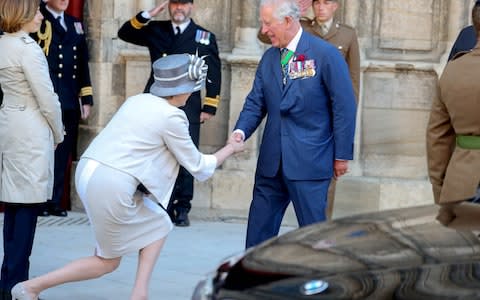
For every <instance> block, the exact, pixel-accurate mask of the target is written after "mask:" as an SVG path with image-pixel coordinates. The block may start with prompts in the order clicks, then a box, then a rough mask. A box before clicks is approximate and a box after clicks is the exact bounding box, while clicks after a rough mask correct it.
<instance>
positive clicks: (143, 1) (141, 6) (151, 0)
mask: <svg viewBox="0 0 480 300" xmlns="http://www.w3.org/2000/svg"><path fill="white" fill-rule="evenodd" d="M155 5H156V4H155V0H138V1H137V11H141V10H145V9H152V8H154V7H155Z"/></svg>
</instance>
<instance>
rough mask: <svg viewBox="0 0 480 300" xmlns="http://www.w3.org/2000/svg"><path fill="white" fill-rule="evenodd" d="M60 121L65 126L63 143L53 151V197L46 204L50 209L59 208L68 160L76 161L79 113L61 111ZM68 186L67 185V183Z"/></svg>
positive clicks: (76, 111) (75, 111)
mask: <svg viewBox="0 0 480 300" xmlns="http://www.w3.org/2000/svg"><path fill="white" fill-rule="evenodd" d="M62 121H63V124H64V126H65V133H66V134H65V137H64V140H63V143H61V144H59V145H58V146H57V149H55V169H54V178H55V179H54V183H53V196H52V199H51V200H49V201H48V202H47V204H48V205H49V206H50V207H57V208H58V207H60V202H61V200H62V197H63V192H64V188H65V180H69V178H65V176H66V174H67V173H68V172H67V167H68V161H69V158H70V157H72V159H73V160H75V159H76V157H74V155H76V148H77V136H78V124H79V121H80V111H78V110H65V111H62ZM68 184H69V183H68Z"/></svg>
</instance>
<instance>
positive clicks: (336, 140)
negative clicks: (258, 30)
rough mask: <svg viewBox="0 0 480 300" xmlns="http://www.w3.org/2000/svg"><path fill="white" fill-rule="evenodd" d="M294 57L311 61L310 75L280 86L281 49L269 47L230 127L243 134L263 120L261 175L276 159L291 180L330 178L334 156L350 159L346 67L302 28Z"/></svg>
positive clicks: (350, 98) (350, 96)
mask: <svg viewBox="0 0 480 300" xmlns="http://www.w3.org/2000/svg"><path fill="white" fill-rule="evenodd" d="M295 56H296V58H294V59H298V58H299V57H300V56H302V57H303V58H304V60H305V61H306V60H313V61H314V63H315V66H316V69H315V74H314V76H312V77H306V78H298V79H289V80H287V83H286V85H285V87H283V86H282V85H283V84H282V71H281V66H280V51H279V49H278V48H274V47H272V48H270V49H268V50H267V51H266V52H265V54H264V55H263V57H262V59H261V61H260V63H259V65H258V68H257V71H256V74H255V80H254V83H253V88H252V90H251V92H250V93H249V94H248V96H247V98H246V99H245V103H244V106H243V109H242V111H241V113H240V116H239V119H238V121H237V123H236V126H235V128H236V129H241V130H243V132H244V133H245V137H246V138H248V137H250V135H251V134H252V133H253V132H254V131H255V129H256V128H257V127H258V126H259V125H260V123H261V122H262V120H263V119H264V117H266V118H267V120H266V124H265V129H264V131H263V138H262V143H261V146H260V153H259V158H258V165H257V172H258V173H259V174H260V175H263V176H266V177H273V176H275V175H276V173H277V171H278V169H279V166H280V163H281V165H282V167H283V173H284V175H285V176H286V177H287V178H289V179H290V180H323V179H330V178H331V177H332V176H333V162H334V159H345V160H349V159H352V158H353V142H354V141H353V137H354V133H355V111H356V103H355V95H354V92H353V88H352V83H351V80H350V76H349V74H348V67H347V65H346V63H345V60H344V59H343V57H342V56H341V55H340V53H339V52H338V51H337V50H336V49H335V48H334V47H333V46H332V45H331V44H329V43H327V42H325V41H323V40H321V39H319V38H317V37H315V36H313V35H311V34H310V33H308V32H305V31H304V32H303V33H302V36H301V38H300V41H299V44H298V46H297V49H296V52H295Z"/></svg>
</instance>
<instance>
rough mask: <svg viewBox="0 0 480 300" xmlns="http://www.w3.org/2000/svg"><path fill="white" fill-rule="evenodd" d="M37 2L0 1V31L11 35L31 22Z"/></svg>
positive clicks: (35, 0)
mask: <svg viewBox="0 0 480 300" xmlns="http://www.w3.org/2000/svg"><path fill="white" fill-rule="evenodd" d="M38 3H39V0H0V30H2V31H3V32H8V33H13V32H17V31H20V29H22V27H23V26H24V25H25V24H27V23H28V22H30V21H31V20H33V18H34V17H35V14H36V13H37V10H38Z"/></svg>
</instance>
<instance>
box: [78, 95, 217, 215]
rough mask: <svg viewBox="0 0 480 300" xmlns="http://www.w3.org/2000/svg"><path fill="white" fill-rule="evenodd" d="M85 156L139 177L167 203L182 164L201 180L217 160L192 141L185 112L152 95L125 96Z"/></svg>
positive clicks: (156, 195)
mask: <svg viewBox="0 0 480 300" xmlns="http://www.w3.org/2000/svg"><path fill="white" fill-rule="evenodd" d="M82 157H85V158H90V159H93V160H96V161H98V162H100V163H103V164H105V165H107V166H110V167H112V168H115V169H118V170H120V171H123V172H125V173H128V174H130V175H131V176H133V177H135V178H137V179H138V180H139V182H141V183H142V184H143V185H144V186H145V187H146V188H147V189H148V190H149V191H150V192H151V193H152V195H154V196H155V198H156V199H157V201H158V202H159V203H160V204H161V205H162V206H163V207H164V208H166V207H167V204H168V201H169V200H170V194H171V193H172V190H173V186H174V184H175V180H176V178H177V175H178V169H179V164H180V165H182V166H183V167H185V168H186V169H187V170H188V171H189V172H190V173H191V174H192V175H193V176H194V177H195V178H196V179H198V180H201V181H203V180H206V179H207V178H209V177H210V176H212V175H213V172H214V170H215V167H216V163H217V160H216V158H215V156H213V155H204V154H202V153H200V152H199V151H198V150H197V148H196V147H195V145H194V144H193V142H192V139H191V138H190V135H189V132H188V119H187V117H186V116H185V113H184V112H183V111H182V110H180V109H178V108H177V107H174V106H172V105H170V104H169V103H168V102H167V101H166V100H165V99H163V98H159V97H156V96H154V95H152V94H140V95H137V96H133V97H130V98H129V99H127V100H126V101H125V103H124V104H123V105H122V106H121V107H120V109H119V110H118V112H117V113H116V114H115V115H114V116H113V118H112V119H111V121H110V122H109V123H108V124H107V126H106V127H105V128H104V129H103V130H102V131H101V132H100V134H99V135H98V136H97V137H96V138H95V139H94V140H93V141H92V143H91V144H90V146H89V147H88V148H87V150H86V151H85V153H84V154H83V155H82Z"/></svg>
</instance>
